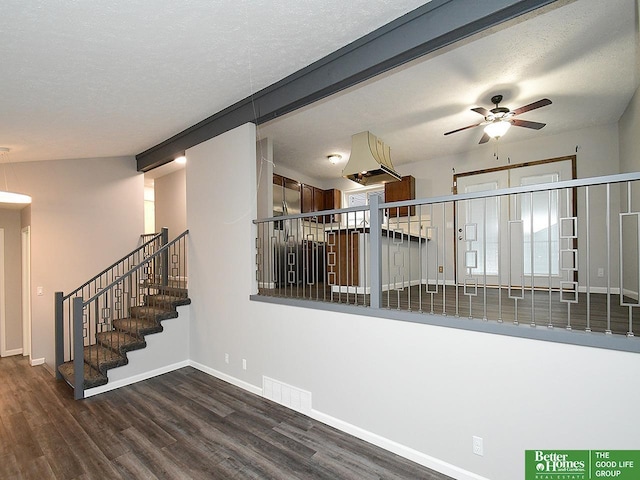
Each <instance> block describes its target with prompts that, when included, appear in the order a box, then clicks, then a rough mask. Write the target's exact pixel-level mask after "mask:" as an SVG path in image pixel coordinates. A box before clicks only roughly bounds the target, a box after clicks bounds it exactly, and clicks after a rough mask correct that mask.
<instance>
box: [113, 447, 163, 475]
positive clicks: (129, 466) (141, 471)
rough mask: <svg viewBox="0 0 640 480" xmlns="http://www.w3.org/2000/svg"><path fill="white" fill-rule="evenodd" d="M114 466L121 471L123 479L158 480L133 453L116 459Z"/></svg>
mask: <svg viewBox="0 0 640 480" xmlns="http://www.w3.org/2000/svg"><path fill="white" fill-rule="evenodd" d="M114 464H115V466H116V468H117V469H118V470H119V472H120V474H121V475H122V478H124V479H127V480H128V479H131V480H157V479H158V477H156V476H155V475H154V474H153V472H151V470H149V469H148V468H147V467H145V465H144V464H143V463H142V462H141V461H140V460H139V459H138V457H136V456H135V454H133V453H132V452H127V453H125V454H124V455H121V456H119V457H118V458H116V459H114Z"/></svg>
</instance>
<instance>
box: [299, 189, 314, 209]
mask: <svg viewBox="0 0 640 480" xmlns="http://www.w3.org/2000/svg"><path fill="white" fill-rule="evenodd" d="M301 190H302V213H311V212H315V210H314V208H313V207H314V201H313V200H314V190H315V188H314V187H312V186H311V185H306V184H304V183H303V184H302V185H301Z"/></svg>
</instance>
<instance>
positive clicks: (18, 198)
mask: <svg viewBox="0 0 640 480" xmlns="http://www.w3.org/2000/svg"><path fill="white" fill-rule="evenodd" d="M9 151H10V149H9V148H6V147H0V158H1V160H2V161H1V162H0V165H1V166H2V173H3V177H4V190H0V203H16V204H25V205H26V204H29V203H31V197H30V196H29V195H25V194H23V193H16V192H10V191H9V190H8V187H7V170H6V165H5V160H7V159H8V157H9Z"/></svg>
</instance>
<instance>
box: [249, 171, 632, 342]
mask: <svg viewBox="0 0 640 480" xmlns="http://www.w3.org/2000/svg"><path fill="white" fill-rule="evenodd" d="M371 202H372V203H371V205H368V206H366V207H353V208H347V209H341V210H330V211H325V212H322V213H321V214H318V213H314V214H300V215H289V216H284V217H274V218H267V219H261V220H256V221H255V224H256V225H257V236H256V280H257V295H256V296H255V297H254V298H255V299H258V300H261V299H263V300H264V299H267V298H269V301H278V302H282V303H290V301H291V300H295V301H296V302H298V303H299V301H300V300H306V301H311V302H313V303H311V302H307V303H305V304H303V306H310V307H312V308H326V307H323V305H325V304H334V305H335V304H340V305H348V306H359V307H366V308H367V309H369V310H368V311H369V313H371V312H372V311H373V310H376V311H378V313H376V315H378V316H379V315H381V314H380V313H379V310H386V311H387V312H389V313H388V315H389V316H391V317H393V315H391V313H392V312H398V311H400V312H412V313H415V314H423V315H422V316H420V315H418V316H417V317H410V318H415V319H416V321H419V322H422V323H428V322H425V321H424V320H423V319H421V318H420V317H424V316H425V315H439V316H441V317H447V318H450V319H451V320H450V322H451V324H452V326H460V322H459V321H458V319H481V320H483V321H485V322H486V323H490V324H492V327H491V331H496V328H500V327H496V326H500V325H502V326H503V327H504V330H503V331H502V332H501V333H508V332H512V331H514V329H513V328H511V327H512V326H522V325H529V326H531V327H545V329H548V330H550V331H553V330H555V331H556V332H557V333H558V334H559V333H561V332H565V333H563V334H562V335H560V336H561V337H562V338H563V339H566V338H567V335H566V332H572V333H575V334H576V335H578V333H577V332H582V337H581V338H585V335H584V333H587V334H592V335H593V336H595V337H598V336H599V335H600V336H604V337H609V338H612V337H618V338H625V339H626V340H628V341H629V342H632V343H624V345H625V346H622V347H620V343H619V342H618V343H617V344H616V345H618V346H614V347H613V348H620V349H623V350H629V349H630V350H634V351H640V345H639V342H636V341H634V340H632V338H631V337H634V336H635V335H636V334H637V333H638V332H639V331H640V323H639V322H640V301H639V297H638V293H639V291H640V280H639V278H640V255H639V253H638V251H639V249H640V248H639V246H640V173H633V174H619V175H611V176H606V177H595V178H587V179H578V180H570V181H563V182H555V183H547V184H539V185H532V186H525V187H515V188H509V189H502V190H492V191H485V192H477V193H466V194H459V195H449V196H443V197H437V198H429V199H419V200H411V201H404V202H396V203H378V200H377V197H375V196H372V197H371ZM288 301H289V302H288ZM319 302H320V303H319ZM298 303H297V304H298ZM332 309H335V307H332ZM349 311H353V310H349ZM360 313H362V312H360ZM364 313H366V312H364ZM454 318H455V319H456V320H455V321H454V320H453V319H454ZM403 319H406V317H403ZM439 322H440V323H439V324H445V325H446V324H447V323H446V321H444V323H442V322H443V320H440V321H439ZM454 324H455V325H454ZM463 328H464V327H463ZM474 328H476V327H474ZM538 330H540V329H538ZM520 334H521V333H518V335H520ZM550 335H553V334H550ZM525 336H527V335H525ZM595 337H592V338H595ZM598 338H600V337H598ZM580 342H581V341H578V342H577V343H580ZM586 343H587V344H595V345H596V346H599V345H598V341H596V342H595V343H594V342H593V341H592V340H588V341H587V342H586ZM605 343H606V342H605Z"/></svg>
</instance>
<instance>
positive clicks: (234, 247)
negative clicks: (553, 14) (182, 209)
mask: <svg viewBox="0 0 640 480" xmlns="http://www.w3.org/2000/svg"><path fill="white" fill-rule="evenodd" d="M614 130H615V129H614ZM545 155H546V154H545ZM616 155H617V151H616ZM187 157H188V160H189V162H188V165H187V186H188V190H187V216H188V220H189V227H190V231H191V232H192V233H191V234H190V240H189V242H190V243H189V249H190V257H189V268H190V276H189V295H190V297H191V299H192V304H191V306H190V319H191V334H190V338H191V349H190V354H191V359H192V360H193V361H194V362H197V363H198V364H200V365H202V366H204V367H206V368H207V369H210V371H212V372H218V374H220V375H223V376H227V377H228V378H232V379H235V380H234V381H235V382H236V383H238V384H241V385H245V386H246V387H247V388H250V389H252V390H254V391H260V389H261V385H262V377H263V375H265V376H268V377H271V378H273V379H276V380H279V381H281V382H284V383H287V384H289V385H292V386H295V387H298V388H301V389H304V390H306V391H309V392H311V394H312V396H313V400H312V408H313V412H312V413H313V415H314V416H316V417H317V418H323V419H325V420H326V421H329V422H331V423H333V424H336V425H340V426H341V428H344V429H349V430H351V431H356V432H358V433H359V434H363V435H365V434H367V435H369V438H372V439H374V440H376V441H380V442H381V443H384V442H387V443H386V444H387V445H389V446H392V447H394V448H399V449H400V450H402V451H403V452H404V454H406V455H408V456H412V458H414V459H417V460H418V461H421V462H423V463H425V464H431V465H440V468H441V469H443V470H446V471H447V472H450V474H451V475H453V474H454V473H455V475H456V477H457V478H478V477H472V474H470V473H469V472H473V473H474V474H476V475H479V476H481V478H482V477H484V478H491V479H492V480H512V479H514V478H522V475H523V474H522V472H523V471H524V450H526V449H532V448H564V449H589V448H593V446H594V445H607V446H608V447H607V448H618V449H634V448H637V446H638V445H639V444H640V432H639V431H638V429H637V428H636V426H635V424H634V423H633V422H630V421H629V415H632V406H633V405H637V404H638V403H639V402H640V384H639V383H638V382H632V381H629V379H630V378H634V376H635V375H636V373H637V371H638V369H640V356H639V355H637V354H631V353H623V352H615V351H609V350H602V349H595V348H588V347H577V346H570V345H563V344H552V343H547V342H542V341H535V340H528V339H519V338H513V337H507V336H501V335H492V334H486V333H477V332H469V331H459V330H455V329H451V328H442V327H435V326H429V325H421V324H416V323H406V322H398V321H393V320H389V319H384V318H373V317H367V316H354V315H349V314H345V313H332V312H326V311H317V310H313V309H302V308H296V307H285V306H279V305H271V304H264V303H260V302H252V301H250V300H249V295H250V294H252V293H254V292H255V265H254V259H255V252H254V236H253V235H254V226H253V225H252V223H251V220H252V218H254V217H255V215H256V202H255V195H256V191H255V189H256V173H255V170H256V169H255V165H256V151H255V128H254V127H253V126H252V125H245V126H242V127H239V128H238V129H235V130H232V131H230V132H228V133H225V134H223V135H220V136H219V137H216V138H214V139H212V140H210V141H208V142H205V143H203V144H201V145H198V146H197V147H194V148H192V149H189V150H188V151H187ZM229 159H233V162H229ZM232 173H235V174H236V175H235V179H236V181H234V182H233V184H231V183H230V182H220V183H219V184H218V186H219V188H216V189H211V188H209V185H210V179H211V178H227V176H228V175H231V174H232ZM222 205H224V208H221V206H222ZM445 320H446V319H445ZM225 353H228V354H229V358H230V362H229V364H226V363H225V361H224V355H225ZM243 358H244V359H246V360H247V369H246V370H243V369H242V359H243ZM620 399H624V402H623V404H621V403H620ZM558 405H560V406H558ZM562 405H570V412H569V411H568V410H567V408H563V407H562ZM473 435H477V436H480V437H483V439H484V450H485V455H484V456H483V457H479V456H476V455H473V453H472V441H471V440H472V439H471V437H472V436H473ZM456 472H457V473H456Z"/></svg>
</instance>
